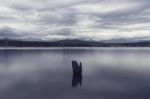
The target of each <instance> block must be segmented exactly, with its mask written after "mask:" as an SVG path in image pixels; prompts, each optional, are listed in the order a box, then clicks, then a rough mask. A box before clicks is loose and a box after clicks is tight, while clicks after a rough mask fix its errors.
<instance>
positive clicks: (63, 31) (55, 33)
mask: <svg viewBox="0 0 150 99" xmlns="http://www.w3.org/2000/svg"><path fill="white" fill-rule="evenodd" d="M0 13H1V15H0V28H1V34H0V36H1V38H2V37H4V36H5V37H7V38H14V39H16V38H18V39H19V38H20V39H27V38H32V39H33V38H34V39H37V40H39V39H40V40H42V39H43V40H53V39H54V38H55V39H68V38H70V39H71V38H72V39H74V38H79V39H90V40H106V39H119V38H124V39H126V38H127V39H128V38H131V37H132V38H133V39H134V38H142V37H143V38H144V37H145V36H147V37H150V34H149V32H150V28H149V25H150V1H149V0H92V1H91V0H76V1H74V0H62V1H61V2H60V1H59V0H42V1H41V0H12V1H8V0H5V1H3V0H0ZM6 26H7V27H11V28H6ZM4 30H5V32H3V31H4ZM6 31H7V32H6ZM34 39H33V40H34ZM139 40H140V39H139Z"/></svg>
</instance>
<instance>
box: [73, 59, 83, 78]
mask: <svg viewBox="0 0 150 99" xmlns="http://www.w3.org/2000/svg"><path fill="white" fill-rule="evenodd" d="M72 69H73V75H74V76H81V75H82V63H81V62H80V65H79V64H78V62H77V61H72Z"/></svg>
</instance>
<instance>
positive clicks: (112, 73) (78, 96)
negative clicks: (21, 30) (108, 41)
mask: <svg viewBox="0 0 150 99" xmlns="http://www.w3.org/2000/svg"><path fill="white" fill-rule="evenodd" d="M149 59H150V49H148V48H65V49H61V48H53V49H40V50H35V49H20V50H19V49H16V50H15V49H13V50H11V49H9V50H2V49H1V50H0V99H150V60H149ZM73 60H76V61H77V62H78V64H79V62H81V64H82V68H83V71H82V75H80V76H79V75H78V76H74V75H73V71H72V61H73ZM79 71H80V70H79ZM81 84H82V86H81Z"/></svg>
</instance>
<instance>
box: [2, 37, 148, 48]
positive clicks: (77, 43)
mask: <svg viewBox="0 0 150 99" xmlns="http://www.w3.org/2000/svg"><path fill="white" fill-rule="evenodd" d="M0 47H150V41H141V42H140V41H139V42H125V43H123V42H120V43H119V42H117V43H116V42H106V41H84V40H77V39H74V40H69V39H66V40H58V41H21V40H11V39H1V40H0Z"/></svg>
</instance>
